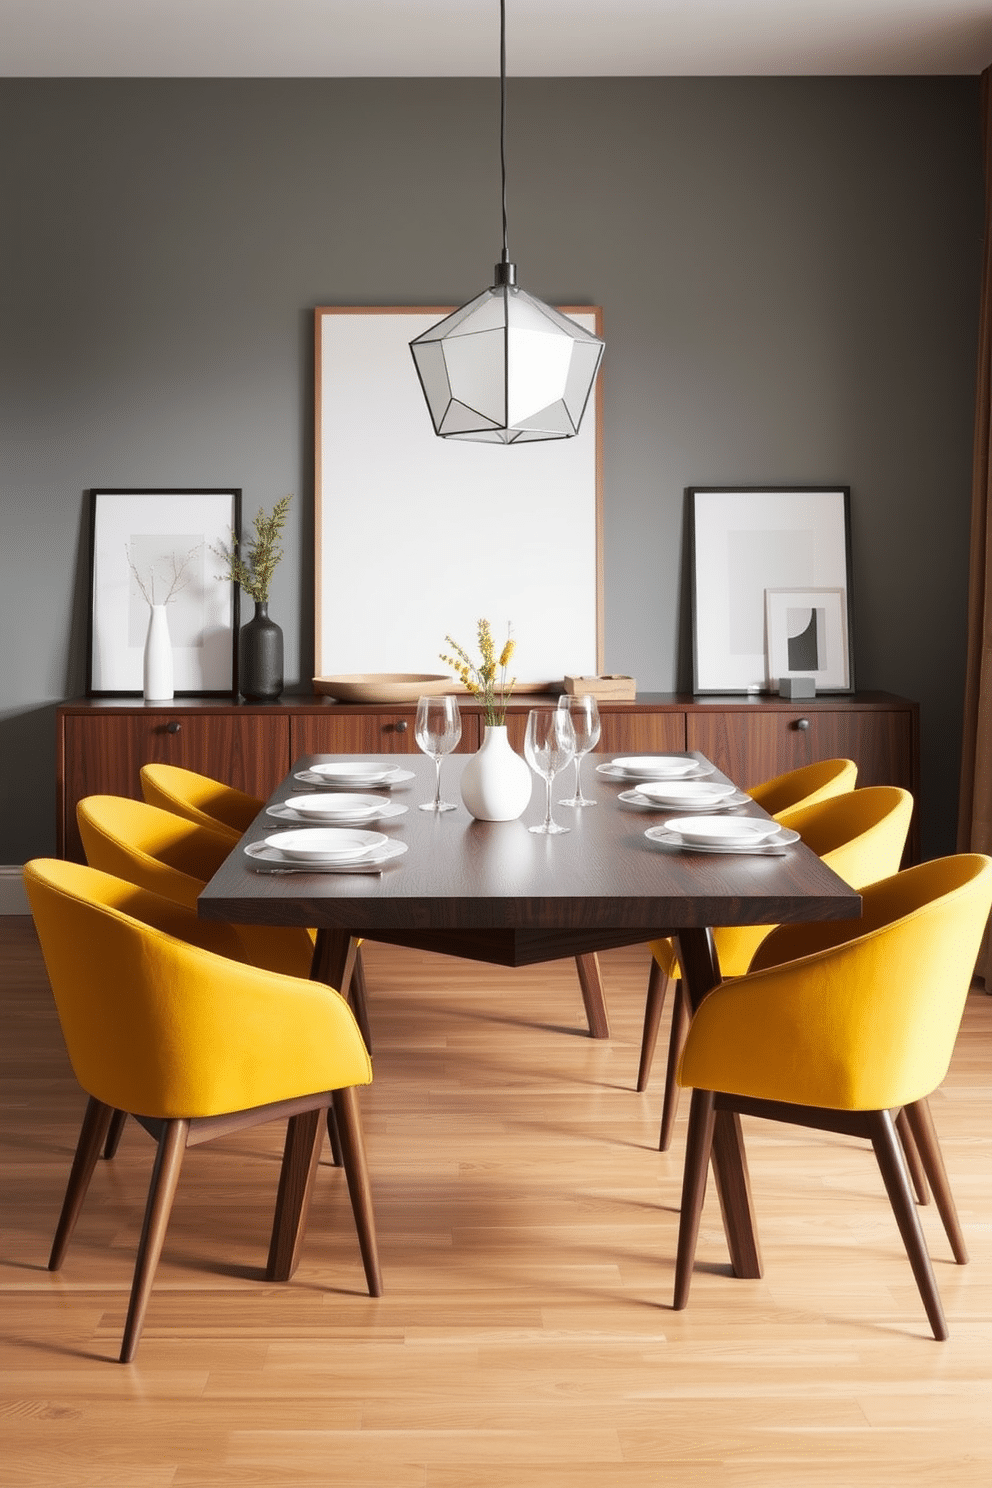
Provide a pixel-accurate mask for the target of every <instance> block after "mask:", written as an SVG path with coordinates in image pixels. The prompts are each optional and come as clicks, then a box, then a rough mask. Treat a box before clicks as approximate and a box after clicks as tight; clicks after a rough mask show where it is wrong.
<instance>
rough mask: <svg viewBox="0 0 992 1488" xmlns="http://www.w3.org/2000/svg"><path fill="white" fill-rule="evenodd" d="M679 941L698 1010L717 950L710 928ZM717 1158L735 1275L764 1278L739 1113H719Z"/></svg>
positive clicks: (715, 970)
mask: <svg viewBox="0 0 992 1488" xmlns="http://www.w3.org/2000/svg"><path fill="white" fill-rule="evenodd" d="M678 943H679V963H680V965H681V967H682V979H683V986H684V987H685V990H686V992H687V994H688V997H689V1005H690V1007H691V1008H692V1010H693V1012H695V1010H696V1008H698V1006H699V1004H700V1003H701V1002H702V1000H703V998H704V997H705V996H706V994H707V992H710V991H712V989H713V988H714V987H715V986H716V985H717V984H718V982H719V981H720V966H719V962H718V960H717V955H716V948H715V947H714V944H713V936H712V933H711V932H710V931H709V930H681V931H679V934H678ZM712 1161H713V1176H714V1178H715V1179H716V1186H717V1193H718V1195H719V1198H720V1210H721V1213H722V1215H723V1228H724V1232H725V1234H726V1236H727V1246H728V1249H729V1250H730V1261H731V1265H732V1266H733V1268H734V1275H735V1276H741V1277H759V1276H760V1275H761V1274H762V1271H761V1251H760V1249H759V1246H758V1234H757V1230H756V1228H755V1223H754V1207H753V1204H752V1201H751V1181H750V1178H749V1177H748V1171H747V1158H746V1156H745V1154H744V1141H743V1138H742V1135H741V1124H740V1117H739V1116H737V1114H736V1113H735V1112H732V1111H717V1113H716V1118H715V1122H714V1128H713V1154H712Z"/></svg>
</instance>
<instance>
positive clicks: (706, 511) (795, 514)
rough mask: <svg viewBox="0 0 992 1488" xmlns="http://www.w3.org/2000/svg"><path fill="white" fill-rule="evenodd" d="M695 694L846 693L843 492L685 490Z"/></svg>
mask: <svg viewBox="0 0 992 1488" xmlns="http://www.w3.org/2000/svg"><path fill="white" fill-rule="evenodd" d="M688 497H689V522H690V537H691V547H692V615H693V690H694V691H695V692H697V693H720V692H728V693H730V692H733V693H738V692H774V691H776V690H777V689H778V687H779V683H780V682H781V681H783V680H784V679H785V678H791V677H808V678H811V679H812V680H813V682H814V684H815V687H816V691H817V692H853V690H854V662H853V649H852V643H851V538H850V488H849V487H848V486H736V487H735V486H727V487H713V486H692V487H690V488H689V491H688Z"/></svg>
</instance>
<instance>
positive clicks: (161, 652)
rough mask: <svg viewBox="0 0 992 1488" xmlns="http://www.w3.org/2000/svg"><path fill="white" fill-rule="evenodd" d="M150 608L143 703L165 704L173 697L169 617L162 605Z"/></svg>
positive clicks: (146, 639) (154, 605) (146, 640)
mask: <svg viewBox="0 0 992 1488" xmlns="http://www.w3.org/2000/svg"><path fill="white" fill-rule="evenodd" d="M150 608H151V614H150V615H149V617H148V635H147V637H146V638H145V671H144V693H145V702H146V703H166V702H168V701H169V699H170V698H171V697H174V696H175V687H174V684H173V679H172V638H171V636H170V635H169V617H168V614H167V612H166V608H165V605H164V604H153V605H152V606H151V607H150Z"/></svg>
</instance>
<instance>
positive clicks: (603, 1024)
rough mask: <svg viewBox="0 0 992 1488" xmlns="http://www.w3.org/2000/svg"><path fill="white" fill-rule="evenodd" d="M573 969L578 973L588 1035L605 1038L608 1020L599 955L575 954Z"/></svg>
mask: <svg viewBox="0 0 992 1488" xmlns="http://www.w3.org/2000/svg"><path fill="white" fill-rule="evenodd" d="M575 969H576V971H577V972H578V974H579V986H580V987H581V988H582V1001H583V1003H584V1004H585V1010H586V1018H587V1019H588V1022H589V1037H590V1038H595V1039H606V1038H609V1036H610V1022H609V1019H608V1017H607V1015H606V998H605V996H604V994H603V976H602V973H601V971H600V969H599V957H598V956H597V955H596V954H595V952H593V953H592V954H590V955H586V956H576V958H575Z"/></svg>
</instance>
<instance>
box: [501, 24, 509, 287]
mask: <svg viewBox="0 0 992 1488" xmlns="http://www.w3.org/2000/svg"><path fill="white" fill-rule="evenodd" d="M499 168H500V182H501V185H502V198H503V259H502V262H503V263H509V261H510V255H509V252H508V250H507V240H506V0H499Z"/></svg>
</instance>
